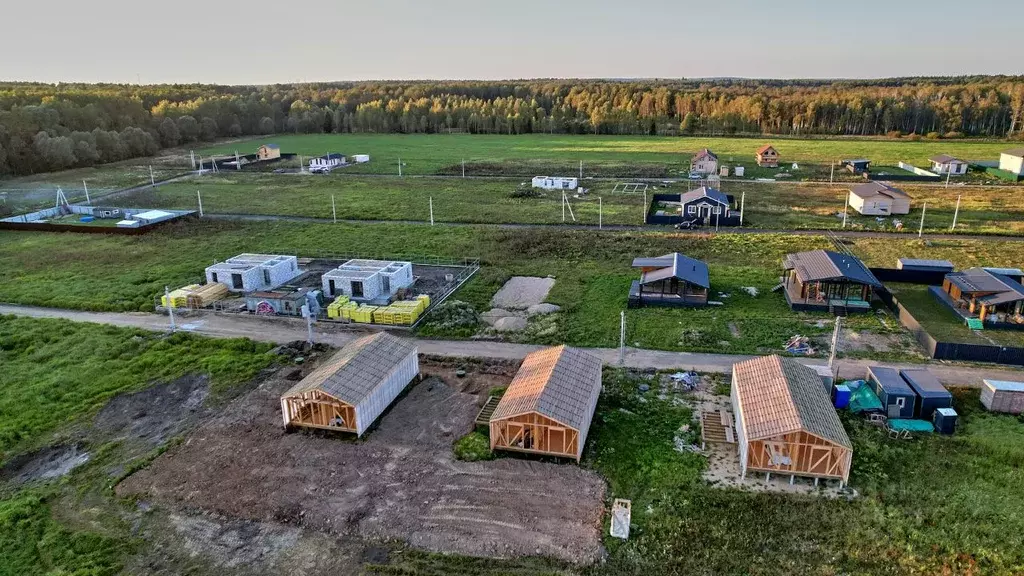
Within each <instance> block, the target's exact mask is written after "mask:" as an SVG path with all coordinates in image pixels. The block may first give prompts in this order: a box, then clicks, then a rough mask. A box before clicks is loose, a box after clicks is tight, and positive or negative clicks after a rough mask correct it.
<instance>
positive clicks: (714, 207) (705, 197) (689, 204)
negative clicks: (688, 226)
mask: <svg viewBox="0 0 1024 576" xmlns="http://www.w3.org/2000/svg"><path fill="white" fill-rule="evenodd" d="M679 204H680V208H679V209H680V214H681V215H682V217H683V219H684V220H690V221H694V220H696V221H700V222H701V223H702V224H704V225H713V224H715V219H716V218H717V219H718V220H719V222H720V223H723V222H725V221H727V220H728V219H729V218H730V216H731V208H730V202H729V197H728V196H726V195H725V194H723V193H722V192H720V191H719V190H717V189H715V188H710V187H707V186H701V187H700V188H697V189H696V190H690V191H689V192H684V193H682V194H680V195H679Z"/></svg>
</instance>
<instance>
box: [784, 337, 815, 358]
mask: <svg viewBox="0 0 1024 576" xmlns="http://www.w3.org/2000/svg"><path fill="white" fill-rule="evenodd" d="M786 352H788V353H790V354H806V355H808V356H813V355H814V348H812V347H811V340H810V339H809V338H808V337H806V336H801V335H799V334H797V335H796V336H793V337H792V338H790V339H789V340H788V341H787V342H786Z"/></svg>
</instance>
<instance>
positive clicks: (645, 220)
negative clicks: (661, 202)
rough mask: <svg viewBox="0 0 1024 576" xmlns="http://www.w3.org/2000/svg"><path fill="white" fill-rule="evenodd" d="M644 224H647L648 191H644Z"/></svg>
mask: <svg viewBox="0 0 1024 576" xmlns="http://www.w3.org/2000/svg"><path fill="white" fill-rule="evenodd" d="M644 224H647V190H644Z"/></svg>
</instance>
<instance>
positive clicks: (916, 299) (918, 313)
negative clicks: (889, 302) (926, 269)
mask: <svg viewBox="0 0 1024 576" xmlns="http://www.w3.org/2000/svg"><path fill="white" fill-rule="evenodd" d="M887 287H888V288H889V290H891V291H892V292H893V294H895V295H896V299H897V300H899V301H900V303H901V304H903V306H905V307H906V309H907V310H909V311H910V313H911V314H912V315H913V316H914V318H916V319H917V321H918V322H919V323H920V324H921V326H922V327H923V328H924V329H925V330H927V331H928V333H929V334H931V335H932V337H933V338H935V339H936V340H938V341H939V342H963V343H966V344H992V345H996V346H1018V347H1020V346H1024V330H1018V331H1015V330H988V329H985V330H977V331H975V330H971V329H970V328H968V327H967V324H965V323H964V322H963V321H962V320H961V319H960V317H959V316H957V315H956V314H954V313H953V312H952V311H951V310H949V309H948V308H946V307H945V306H944V305H943V304H941V303H940V302H939V301H938V300H936V299H935V297H934V296H932V295H931V294H930V293H929V291H928V287H927V286H920V285H914V284H887Z"/></svg>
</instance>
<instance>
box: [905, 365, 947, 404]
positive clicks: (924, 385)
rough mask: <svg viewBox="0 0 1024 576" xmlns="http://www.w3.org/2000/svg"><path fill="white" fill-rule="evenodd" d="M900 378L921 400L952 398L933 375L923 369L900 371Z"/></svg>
mask: <svg viewBox="0 0 1024 576" xmlns="http://www.w3.org/2000/svg"><path fill="white" fill-rule="evenodd" d="M900 376H902V377H903V380H905V381H906V382H907V384H909V385H910V388H911V389H912V390H913V391H914V392H915V393H917V395H918V396H920V397H921V398H952V397H953V395H952V394H950V393H949V390H946V387H945V386H943V385H942V382H939V379H938V378H936V377H935V375H934V374H932V373H931V372H929V371H928V370H926V369H924V368H913V369H907V370H900Z"/></svg>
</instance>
